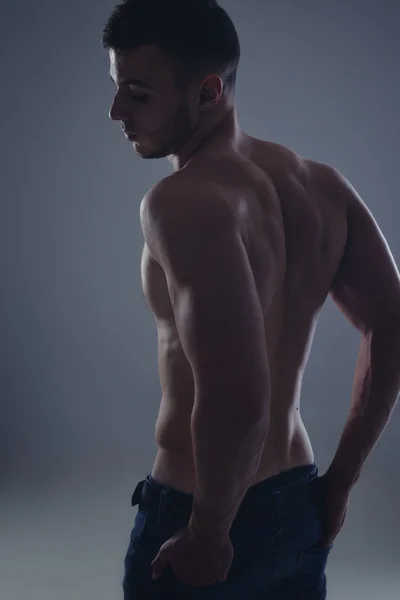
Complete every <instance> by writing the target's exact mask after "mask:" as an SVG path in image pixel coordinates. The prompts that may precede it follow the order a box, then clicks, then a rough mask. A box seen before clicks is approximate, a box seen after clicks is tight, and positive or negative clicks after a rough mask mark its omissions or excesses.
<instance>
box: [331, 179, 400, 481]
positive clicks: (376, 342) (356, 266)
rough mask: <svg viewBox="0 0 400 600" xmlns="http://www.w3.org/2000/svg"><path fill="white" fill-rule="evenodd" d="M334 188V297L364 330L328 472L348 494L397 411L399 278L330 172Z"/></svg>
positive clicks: (347, 188) (343, 184)
mask: <svg viewBox="0 0 400 600" xmlns="http://www.w3.org/2000/svg"><path fill="white" fill-rule="evenodd" d="M326 174H327V176H328V177H329V179H331V185H332V188H331V189H335V190H336V189H337V193H338V194H340V195H341V196H342V197H344V198H345V200H346V206H347V220H348V239H347V246H346V250H345V253H344V256H343V260H342V262H341V265H340V267H339V270H338V272H337V275H336V278H335V281H334V284H333V286H332V289H331V296H332V298H333V300H334V301H335V303H336V304H337V305H338V307H339V308H340V309H341V311H342V312H343V313H344V314H345V316H346V317H347V318H348V319H349V321H350V322H351V323H352V324H353V325H354V326H355V327H356V328H357V329H358V331H360V333H361V336H362V339H361V347H360V352H359V355H358V360H357V366H356V370H355V376H354V383H353V392H352V399H351V407H350V412H349V416H348V420H347V422H346V425H345V428H344V431H343V434H342V436H341V440H340V443H339V447H338V449H337V452H336V454H335V457H334V459H333V461H332V464H331V466H330V467H329V469H328V471H327V478H328V479H329V480H330V481H331V482H332V483H333V485H334V487H335V489H338V490H340V489H342V490H345V491H350V490H351V488H352V487H353V485H354V484H355V483H356V481H357V480H358V478H359V476H360V472H361V469H362V466H363V464H364V462H365V460H366V459H367V457H368V455H369V454H370V453H371V451H372V450H373V449H374V447H375V445H376V443H377V442H378V440H379V438H380V436H381V434H382V433H383V431H384V429H385V427H386V425H387V423H388V422H389V419H390V416H391V414H392V412H393V409H394V408H395V405H396V402H397V399H398V396H399V393H400V276H399V272H398V269H397V267H396V264H395V262H394V259H393V256H392V254H391V252H390V249H389V247H388V245H387V242H386V240H385V238H384V237H383V235H382V233H381V231H380V229H379V227H378V225H377V223H376V221H375V219H374V218H373V216H372V214H371V212H370V211H369V210H368V208H367V207H366V205H365V204H364V203H363V201H362V200H361V198H360V197H359V195H358V194H357V192H356V191H355V190H354V188H353V187H352V186H351V185H350V184H349V182H348V181H347V180H346V179H345V178H344V177H343V176H342V175H341V174H340V173H338V172H337V171H336V170H334V169H331V168H328V169H327V173H326Z"/></svg>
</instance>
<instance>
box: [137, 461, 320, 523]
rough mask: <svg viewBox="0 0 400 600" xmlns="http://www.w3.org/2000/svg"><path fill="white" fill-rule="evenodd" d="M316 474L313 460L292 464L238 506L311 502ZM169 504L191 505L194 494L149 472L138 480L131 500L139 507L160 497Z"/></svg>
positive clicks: (251, 490) (257, 486)
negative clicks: (307, 463) (310, 462)
mask: <svg viewBox="0 0 400 600" xmlns="http://www.w3.org/2000/svg"><path fill="white" fill-rule="evenodd" d="M317 477H318V467H317V465H316V464H315V463H312V464H310V465H304V466H300V467H294V468H292V469H289V470H287V471H283V472H282V473H278V474H277V475H273V476H272V477H268V478H267V479H264V480H263V481H261V482H259V483H257V484H255V485H253V486H252V487H250V488H249V489H248V490H247V492H246V494H245V497H244V499H243V502H242V507H241V510H242V512H243V511H246V510H250V511H252V510H256V509H257V508H258V507H260V508H262V509H263V510H265V508H267V506H268V503H269V502H275V501H276V499H277V498H278V499H279V502H281V503H282V506H285V505H286V507H287V508H288V509H290V508H291V507H295V506H296V507H297V508H299V509H300V508H301V507H302V506H303V505H304V504H307V503H309V502H310V486H308V485H306V484H308V483H310V482H311V481H313V480H315V479H316V478H317ZM161 498H163V501H164V503H165V502H166V501H168V504H170V505H176V506H179V505H180V506H182V507H185V506H186V507H188V508H190V506H191V504H192V502H193V495H192V494H187V493H185V492H181V491H179V490H176V489H175V488H172V487H170V486H167V485H164V484H162V483H160V482H158V481H156V480H155V479H154V477H152V475H151V474H149V475H147V477H146V479H145V480H144V481H141V482H139V483H138V485H137V487H136V489H135V492H134V494H133V496H132V501H131V504H132V506H135V505H137V504H139V508H140V507H141V506H142V507H143V508H149V509H152V508H158V506H159V503H160V499H161Z"/></svg>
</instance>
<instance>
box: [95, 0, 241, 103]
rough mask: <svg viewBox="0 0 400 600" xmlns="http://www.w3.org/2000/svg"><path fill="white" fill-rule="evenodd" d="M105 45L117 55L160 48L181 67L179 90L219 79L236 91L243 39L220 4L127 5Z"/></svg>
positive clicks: (208, 0) (172, 0) (196, 0)
mask: <svg viewBox="0 0 400 600" xmlns="http://www.w3.org/2000/svg"><path fill="white" fill-rule="evenodd" d="M101 42H102V45H103V47H104V48H106V49H112V50H115V51H116V52H124V51H129V50H134V49H137V48H139V47H141V46H143V45H148V44H151V45H154V46H156V47H158V49H159V50H160V51H161V52H162V53H163V54H164V55H166V56H168V57H171V58H173V59H174V60H175V61H176V66H177V69H178V73H176V76H177V85H178V87H179V88H185V86H186V84H187V83H188V81H190V80H191V79H192V78H193V77H197V76H199V77H203V76H205V75H210V74H212V73H215V74H217V75H219V76H220V77H221V79H222V80H223V81H224V86H225V89H226V90H227V91H228V92H234V90H235V85H236V76H237V69H238V65H239V61H240V43H239V37H238V34H237V31H236V28H235V26H234V24H233V22H232V19H231V18H230V16H229V15H228V14H227V12H226V11H225V10H224V9H223V8H222V7H221V6H219V5H218V3H217V1H216V0H123V2H121V3H120V4H118V5H117V6H116V7H115V8H114V10H113V11H112V13H111V14H110V16H109V18H108V20H107V22H106V24H105V26H104V29H103V32H102V40H101Z"/></svg>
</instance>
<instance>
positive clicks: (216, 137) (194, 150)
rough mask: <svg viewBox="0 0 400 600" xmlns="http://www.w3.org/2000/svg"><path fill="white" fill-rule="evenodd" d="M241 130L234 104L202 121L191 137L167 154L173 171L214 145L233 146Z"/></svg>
mask: <svg viewBox="0 0 400 600" xmlns="http://www.w3.org/2000/svg"><path fill="white" fill-rule="evenodd" d="M241 134H242V131H241V129H240V127H239V123H238V119H237V112H236V106H233V107H231V108H229V109H226V110H225V111H224V112H222V114H221V113H220V114H219V115H215V116H212V117H211V118H210V119H208V120H207V122H205V123H202V124H201V125H200V127H199V128H198V129H197V130H196V132H195V133H194V135H193V137H192V138H190V140H189V141H188V142H187V143H186V144H185V145H184V146H183V147H182V148H181V149H180V150H179V152H177V153H176V154H171V155H170V156H168V160H169V161H170V163H171V164H172V166H173V168H174V171H175V172H177V171H180V170H181V169H182V168H183V167H184V166H185V165H186V164H187V163H188V162H189V160H190V159H191V158H192V157H193V156H194V155H195V154H198V153H199V152H201V151H204V150H205V149H207V150H210V149H211V148H212V149H214V147H215V146H217V145H218V146H226V147H227V146H230V145H231V146H234V145H235V143H236V142H237V140H238V139H239V138H240V136H241Z"/></svg>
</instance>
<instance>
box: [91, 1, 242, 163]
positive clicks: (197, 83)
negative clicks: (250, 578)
mask: <svg viewBox="0 0 400 600" xmlns="http://www.w3.org/2000/svg"><path fill="white" fill-rule="evenodd" d="M102 44H103V47H104V48H106V49H108V50H109V52H110V75H111V78H112V80H113V81H114V83H115V84H116V85H117V88H118V89H117V92H116V95H115V98H114V101H113V104H112V107H111V110H110V117H111V118H112V119H114V120H118V121H121V122H122V124H123V127H124V130H125V131H126V132H128V133H133V134H135V135H136V136H137V148H136V149H137V152H138V154H140V155H141V156H142V157H143V158H162V157H164V156H168V155H170V154H175V153H177V151H178V150H179V149H180V148H181V147H182V146H184V145H185V143H186V142H187V141H188V140H189V139H190V138H191V137H192V136H193V134H194V132H195V131H196V130H197V128H198V127H199V125H200V123H201V122H202V120H203V119H204V118H205V116H206V114H207V113H208V116H209V115H210V114H211V113H212V112H213V111H215V110H217V108H218V106H221V105H222V104H223V103H225V105H226V106H230V105H233V98H234V92H235V83H236V74H237V68H238V65H239V60H240V44H239V39H238V35H237V32H236V29H235V26H234V25H233V23H232V20H231V19H230V17H229V16H228V15H227V13H226V12H225V11H224V10H223V9H222V8H221V7H220V6H218V4H217V2H216V0H124V1H123V2H122V3H121V4H119V5H118V6H117V7H116V8H115V9H114V11H113V12H112V13H111V15H110V17H109V19H108V21H107V23H106V25H105V26H104V30H103V35H102Z"/></svg>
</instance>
